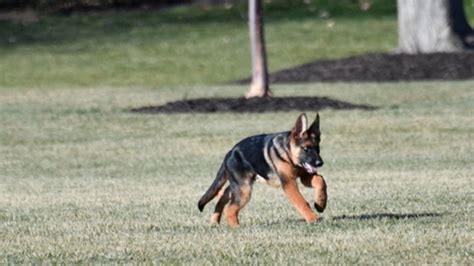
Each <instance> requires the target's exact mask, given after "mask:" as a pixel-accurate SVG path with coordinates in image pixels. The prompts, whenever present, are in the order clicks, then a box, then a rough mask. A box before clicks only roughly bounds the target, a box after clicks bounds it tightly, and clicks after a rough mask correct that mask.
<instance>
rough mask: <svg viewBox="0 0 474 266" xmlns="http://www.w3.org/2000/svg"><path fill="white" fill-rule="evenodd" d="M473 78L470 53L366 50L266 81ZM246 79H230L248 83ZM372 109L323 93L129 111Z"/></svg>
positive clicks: (190, 102) (473, 62) (172, 104)
mask: <svg viewBox="0 0 474 266" xmlns="http://www.w3.org/2000/svg"><path fill="white" fill-rule="evenodd" d="M466 79H474V53H434V54H421V55H407V54H366V55H360V56H352V57H348V58H343V59H336V60H321V61H316V62H313V63H309V64H305V65H301V66H297V67H294V68H290V69H286V70H282V71H278V72H275V73H273V74H271V75H270V83H301V82H336V81H342V82H386V81H416V80H466ZM249 82H250V79H245V80H240V81H237V82H234V83H239V84H249ZM326 108H331V109H336V110H353V109H359V110H374V109H377V107H375V106H370V105H358V104H353V103H349V102H344V101H339V100H336V99H331V98H327V97H273V98H252V99H244V98H200V99H192V100H182V101H176V102H170V103H167V104H165V105H161V106H146V107H141V108H135V109H132V110H131V111H132V112H137V113H216V112H236V113H245V112H256V113H261V112H275V111H318V110H321V109H326Z"/></svg>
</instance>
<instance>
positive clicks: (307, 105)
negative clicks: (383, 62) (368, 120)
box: [131, 97, 376, 113]
mask: <svg viewBox="0 0 474 266" xmlns="http://www.w3.org/2000/svg"><path fill="white" fill-rule="evenodd" d="M326 108H331V109H337V110H352V109H359V110H374V109H376V107H374V106H369V105H359V104H353V103H349V102H344V101H339V100H335V99H331V98H327V97H270V98H250V99H245V98H200V99H192V100H182V101H176V102H170V103H167V104H165V105H160V106H146V107H141V108H135V109H132V110H131V111H132V112H137V113H188V112H192V113H195V112H196V113H216V112H236V113H248V112H254V113H262V112H275V111H319V110H322V109H326Z"/></svg>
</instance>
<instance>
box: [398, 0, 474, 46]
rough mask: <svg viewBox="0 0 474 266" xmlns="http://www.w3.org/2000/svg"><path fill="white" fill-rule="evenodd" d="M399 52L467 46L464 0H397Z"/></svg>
mask: <svg viewBox="0 0 474 266" xmlns="http://www.w3.org/2000/svg"><path fill="white" fill-rule="evenodd" d="M397 5H398V37H399V51H400V52H403V53H434V52H457V51H462V50H465V49H468V48H470V43H469V41H468V39H469V38H468V37H469V36H470V35H471V34H472V28H471V27H470V26H469V23H468V22H467V19H466V16H465V14H464V8H463V0H397Z"/></svg>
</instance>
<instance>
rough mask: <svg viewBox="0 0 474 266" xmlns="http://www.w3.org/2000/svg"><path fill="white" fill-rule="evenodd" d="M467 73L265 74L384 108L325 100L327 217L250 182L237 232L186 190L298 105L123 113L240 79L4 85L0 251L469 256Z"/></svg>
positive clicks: (237, 259) (173, 256)
mask: <svg viewBox="0 0 474 266" xmlns="http://www.w3.org/2000/svg"><path fill="white" fill-rule="evenodd" d="M473 87H474V83H473V82H472V81H470V82H436V83H435V82H433V83H411V84H404V83H400V84H384V83H381V84H313V85H299V86H275V87H274V90H275V92H276V93H278V95H314V96H316V95H317V96H328V97H334V98H337V99H340V100H346V101H350V102H354V103H364V104H375V105H378V106H380V107H381V109H379V110H376V111H370V112H367V111H332V110H325V111H322V112H321V119H322V121H321V123H322V130H323V140H322V154H323V157H324V159H325V161H326V164H325V166H324V167H323V169H322V174H323V175H324V176H325V177H326V179H327V182H328V186H329V188H328V194H329V202H328V208H327V210H326V212H325V213H324V218H325V220H324V222H322V223H319V224H306V223H305V222H304V221H303V220H302V219H301V218H300V217H299V216H298V215H297V213H296V211H295V210H294V209H293V207H292V206H290V204H289V203H288V201H287V200H286V198H285V197H284V195H283V193H282V191H281V190H278V189H274V188H271V187H267V186H266V185H263V184H256V185H255V189H254V194H253V196H252V200H251V201H250V203H249V205H248V206H247V207H246V208H245V209H244V210H243V212H242V213H241V222H242V226H241V228H240V229H237V230H235V229H231V228H229V227H228V226H227V225H226V224H225V223H224V224H222V225H221V226H219V227H212V226H209V225H208V220H209V216H210V213H211V208H212V206H213V204H212V203H213V202H212V203H211V204H210V205H209V206H208V208H207V209H205V211H204V213H203V214H201V213H199V211H198V210H197V207H196V202H197V200H198V198H199V197H200V196H201V195H202V193H203V192H204V191H205V189H206V188H207V187H208V186H209V184H210V183H211V181H212V180H213V178H214V175H215V172H216V170H217V168H218V166H219V164H220V162H221V160H222V157H223V155H224V153H225V152H226V151H227V150H228V149H229V148H230V147H231V146H232V145H233V144H234V143H235V142H236V141H238V140H239V139H241V138H243V137H245V136H248V135H251V134H256V133H261V132H274V131H279V130H286V129H288V128H289V127H290V126H291V125H292V123H293V120H294V119H295V118H296V116H297V115H298V113H297V112H289V113H266V114H212V115H203V114H192V115H191V114H190V115H185V114H176V115H140V114H133V113H129V112H127V111H126V110H127V108H129V107H138V106H143V105H149V104H159V103H164V102H166V101H169V100H176V99H181V98H183V97H196V96H238V95H241V94H242V92H243V91H244V90H245V87H221V86H215V87H206V88H205V89H204V88H199V87H180V88H177V87H170V88H167V87H164V88H162V89H160V90H153V89H144V88H136V87H131V88H116V87H110V88H108V87H94V88H90V89H73V90H69V89H47V90H37V89H23V90H10V89H4V90H3V91H2V93H1V94H0V125H1V130H0V169H1V170H0V263H2V264H8V263H27V262H68V263H72V262H74V263H85V262H88V263H91V262H92V263H105V262H109V263H110V262H143V261H145V262H158V263H166V264H188V263H194V264H227V263H244V264H260V263H264V264H273V263H278V264H315V263H317V264H324V263H331V264H333V263H360V264H387V263H391V264H395V263H397V264H398V263H401V264H405V263H409V264H424V263H430V264H466V265H467V264H473V262H474V253H473V239H474V233H473V232H474V231H473V229H474V225H473V222H472V221H473V218H474V217H473V211H472V202H473V201H474V199H473V186H472V180H473V173H474V164H473V159H472V156H473V153H474V143H473V139H474V115H473V110H474V108H473V107H474V106H473V103H474V91H473V90H472V88H473ZM311 116H312V117H313V116H314V114H311ZM304 194H305V195H306V197H307V198H308V199H311V191H310V190H308V189H304Z"/></svg>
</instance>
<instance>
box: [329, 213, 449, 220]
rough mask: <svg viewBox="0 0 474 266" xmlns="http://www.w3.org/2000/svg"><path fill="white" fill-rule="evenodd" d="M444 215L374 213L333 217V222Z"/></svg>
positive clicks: (438, 215)
mask: <svg viewBox="0 0 474 266" xmlns="http://www.w3.org/2000/svg"><path fill="white" fill-rule="evenodd" d="M443 215H444V214H443V213H435V212H423V213H374V214H362V215H342V216H336V217H333V218H332V219H331V220H334V221H338V220H359V221H365V220H381V219H390V220H402V219H418V218H426V217H430V218H434V217H441V216H443Z"/></svg>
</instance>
